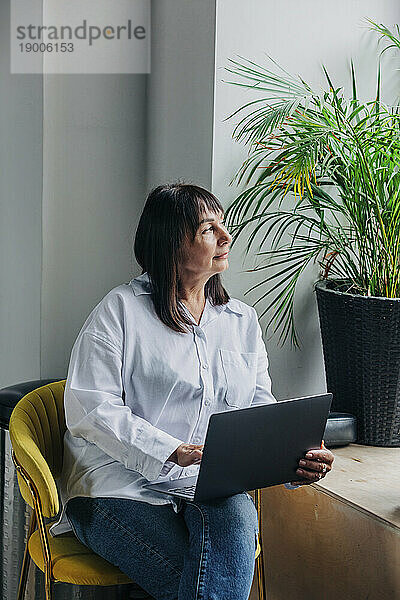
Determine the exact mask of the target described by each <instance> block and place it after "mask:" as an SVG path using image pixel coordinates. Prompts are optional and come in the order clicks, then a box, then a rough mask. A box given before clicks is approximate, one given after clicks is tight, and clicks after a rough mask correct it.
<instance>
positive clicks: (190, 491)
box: [168, 485, 196, 497]
mask: <svg viewBox="0 0 400 600" xmlns="http://www.w3.org/2000/svg"><path fill="white" fill-rule="evenodd" d="M195 489H196V485H189V486H187V487H178V488H168V491H169V492H176V493H177V494H182V496H187V497H193V496H194V492H195Z"/></svg>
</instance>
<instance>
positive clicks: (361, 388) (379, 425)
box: [315, 281, 400, 446]
mask: <svg viewBox="0 0 400 600" xmlns="http://www.w3.org/2000/svg"><path fill="white" fill-rule="evenodd" d="M333 287H334V284H333V283H332V282H329V281H319V282H317V284H316V285H315V291H316V294H317V303H318V312H319V321H320V326H321V336H322V345H323V350H324V360H325V372H326V383H327V389H328V390H329V391H330V392H332V393H333V402H332V409H331V410H333V411H338V412H342V411H343V412H348V413H351V414H353V415H355V416H356V417H357V443H358V444H367V445H372V446H400V299H392V298H377V297H367V296H360V295H352V294H347V293H342V292H338V291H336V290H335V289H332V288H333Z"/></svg>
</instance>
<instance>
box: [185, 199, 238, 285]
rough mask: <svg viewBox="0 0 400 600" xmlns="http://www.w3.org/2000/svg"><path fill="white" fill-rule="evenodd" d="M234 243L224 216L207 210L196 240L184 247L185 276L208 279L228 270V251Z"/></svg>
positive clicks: (188, 242) (189, 241)
mask: <svg viewBox="0 0 400 600" xmlns="http://www.w3.org/2000/svg"><path fill="white" fill-rule="evenodd" d="M231 243H232V237H231V236H230V235H229V233H228V230H227V229H226V227H225V225H224V222H223V214H222V213H219V214H215V213H213V212H211V211H209V210H206V211H205V212H204V214H203V216H202V221H201V222H200V225H199V227H198V229H197V232H196V235H195V238H194V240H193V241H192V240H188V241H187V242H186V245H185V247H184V259H183V262H182V264H181V270H182V274H183V275H190V276H195V277H204V276H207V278H209V277H211V276H212V275H215V274H216V273H221V272H222V271H225V269H227V268H228V266H229V264H228V251H229V247H230V245H231Z"/></svg>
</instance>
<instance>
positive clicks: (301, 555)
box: [250, 444, 400, 600]
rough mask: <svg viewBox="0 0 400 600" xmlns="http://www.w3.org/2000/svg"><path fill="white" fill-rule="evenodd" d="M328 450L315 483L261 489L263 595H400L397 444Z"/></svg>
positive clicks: (385, 599) (315, 599)
mask: <svg viewBox="0 0 400 600" xmlns="http://www.w3.org/2000/svg"><path fill="white" fill-rule="evenodd" d="M332 451H333V453H334V455H335V461H334V468H333V470H332V472H331V473H329V474H328V475H327V476H326V478H325V479H324V480H322V481H321V483H318V484H317V483H315V484H312V485H307V486H303V487H301V488H298V489H297V490H287V489H286V488H285V487H284V486H274V487H271V488H266V489H264V490H263V492H262V502H263V512H262V514H263V527H262V529H263V547H264V569H265V579H266V588H267V600H400V448H378V447H373V446H361V445H357V444H350V445H349V446H345V447H343V448H335V449H333V450H332ZM256 592H257V590H256V585H254V586H253V590H252V593H251V595H250V599H251V600H255V599H256V598H257V597H258V596H257V593H256Z"/></svg>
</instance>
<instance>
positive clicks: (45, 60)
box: [10, 0, 150, 74]
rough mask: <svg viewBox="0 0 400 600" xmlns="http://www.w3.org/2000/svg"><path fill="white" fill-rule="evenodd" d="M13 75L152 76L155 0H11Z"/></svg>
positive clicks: (11, 67) (11, 66) (11, 68)
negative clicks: (146, 74)
mask: <svg viewBox="0 0 400 600" xmlns="http://www.w3.org/2000/svg"><path fill="white" fill-rule="evenodd" d="M10 28H11V36H10V39H11V65H10V70H11V73H59V74H63V73H65V74H66V73H149V72H150V0H112V1H111V0H79V1H78V0H68V2H65V0H11V23H10Z"/></svg>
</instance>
